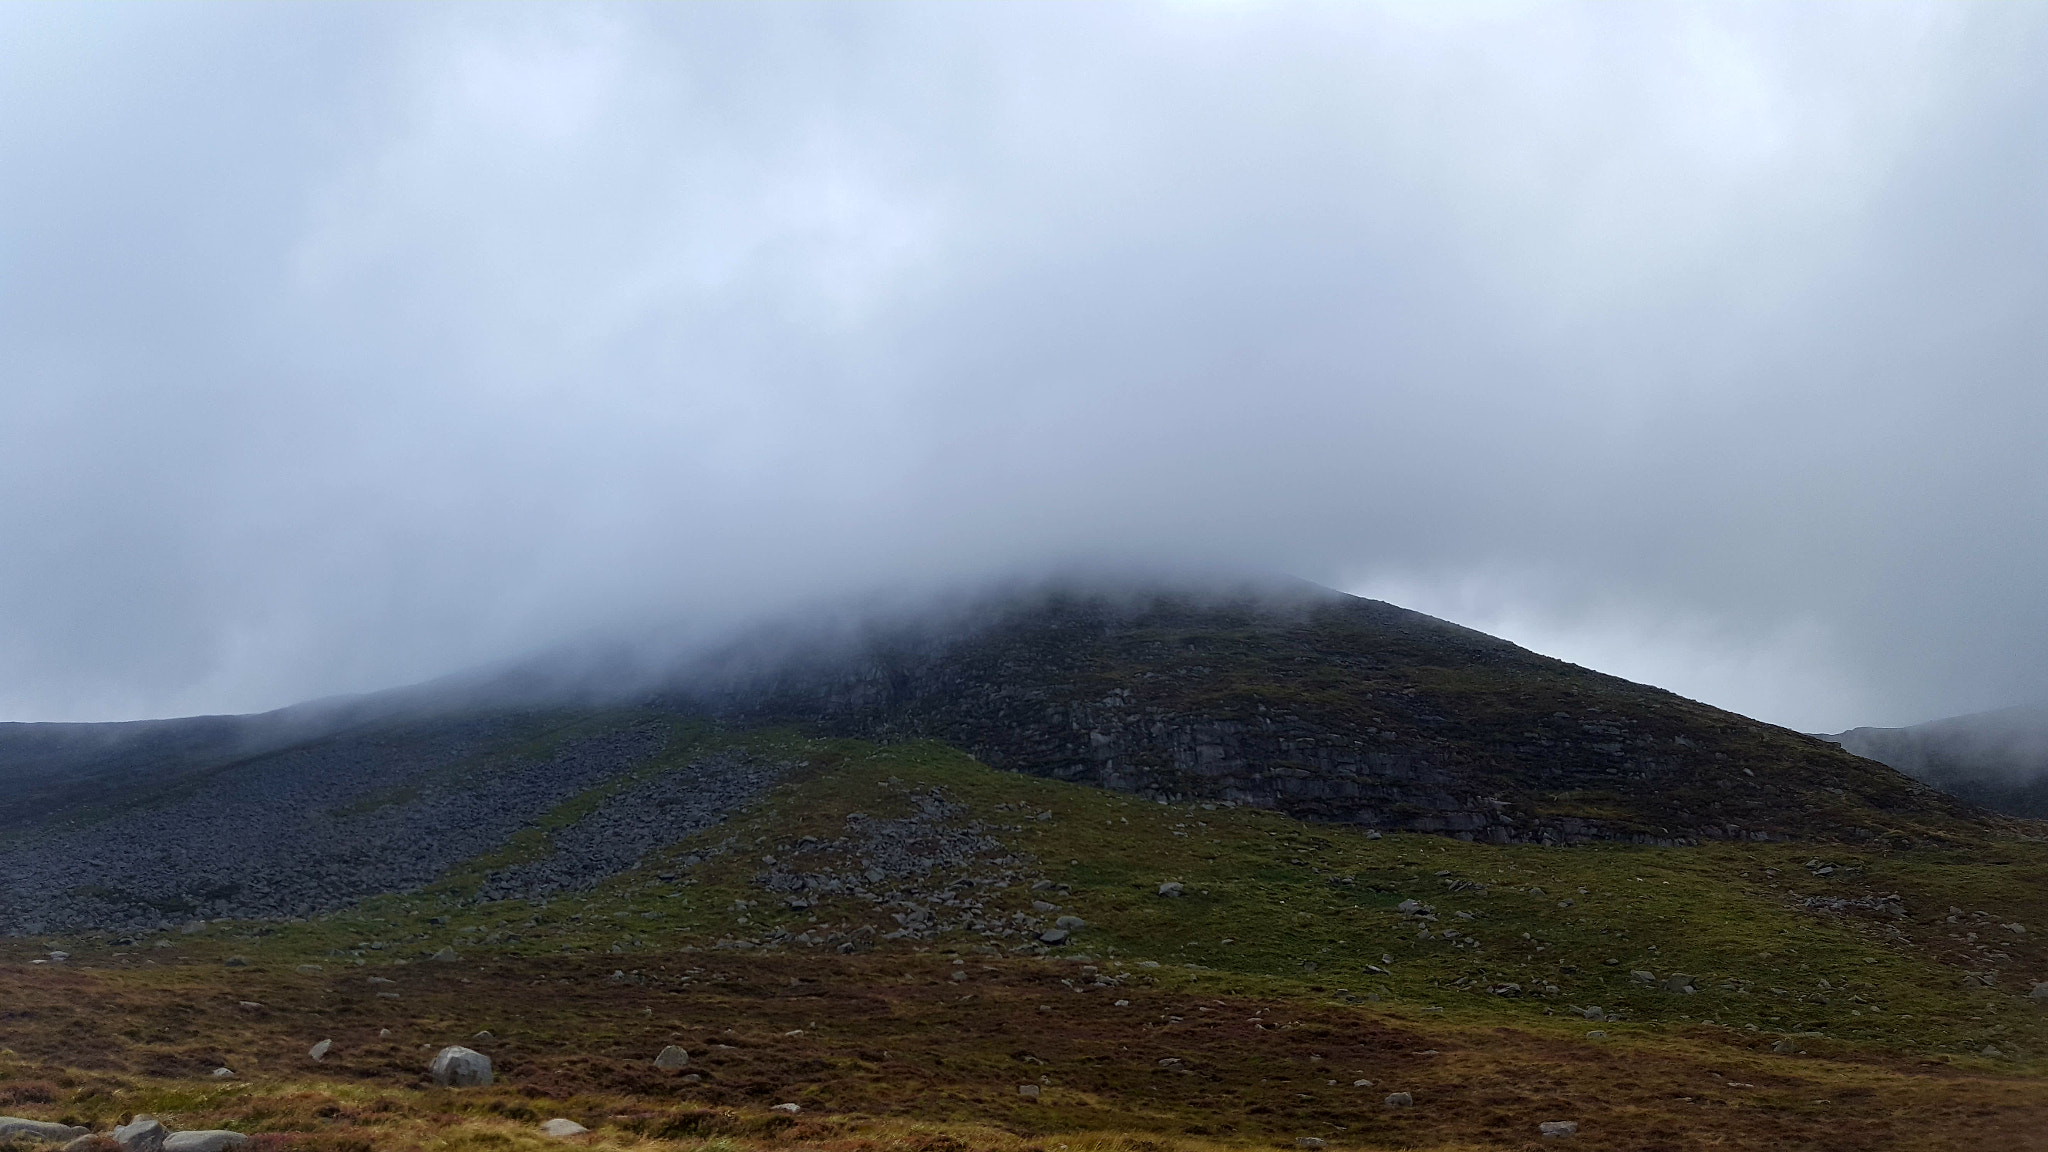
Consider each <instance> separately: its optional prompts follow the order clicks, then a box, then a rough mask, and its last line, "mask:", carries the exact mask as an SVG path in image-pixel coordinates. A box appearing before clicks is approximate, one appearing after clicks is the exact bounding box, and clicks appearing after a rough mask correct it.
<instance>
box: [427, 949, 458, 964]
mask: <svg viewBox="0 0 2048 1152" xmlns="http://www.w3.org/2000/svg"><path fill="white" fill-rule="evenodd" d="M432 958H433V959H435V960H439V961H441V962H442V963H443V964H446V963H449V962H450V961H453V960H459V959H461V957H459V956H457V955H456V954H455V949H453V948H443V949H441V950H440V951H439V952H436V953H434V955H433V957H432Z"/></svg>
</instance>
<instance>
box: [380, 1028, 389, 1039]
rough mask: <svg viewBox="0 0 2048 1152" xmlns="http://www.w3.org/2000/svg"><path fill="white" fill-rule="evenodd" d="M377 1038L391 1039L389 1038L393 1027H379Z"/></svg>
mask: <svg viewBox="0 0 2048 1152" xmlns="http://www.w3.org/2000/svg"><path fill="white" fill-rule="evenodd" d="M377 1039H379V1040H389V1039H391V1029H389V1028H379V1029H377Z"/></svg>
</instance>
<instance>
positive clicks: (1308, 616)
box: [667, 590, 1974, 844]
mask: <svg viewBox="0 0 2048 1152" xmlns="http://www.w3.org/2000/svg"><path fill="white" fill-rule="evenodd" d="M977 620H978V622H977V623H975V624H974V625H972V626H967V627H960V628H954V629H936V628H915V627H908V626H906V627H903V628H897V629H879V630H876V631H874V632H872V633H870V634H869V635H867V636H866V637H865V638H864V639H863V640H862V641H861V642H860V643H858V644H856V645H853V646H852V647H850V648H847V649H845V650H842V651H840V652H839V653H838V654H837V655H836V656H834V657H831V658H817V657H813V656H806V657H790V658H787V659H782V660H779V661H759V660H747V659H744V658H734V657H733V656H732V654H727V657H726V658H725V660H724V662H723V664H722V665H721V667H722V668H723V669H725V670H723V671H720V672H717V673H715V674H711V673H701V672H700V673H698V674H695V675H693V676H692V677H689V678H686V679H684V680H683V681H681V682H680V684H681V686H679V687H677V688H676V689H675V690H674V691H672V692H671V693H670V694H669V695H668V697H667V700H668V702H669V703H671V704H672V705H675V706H680V707H686V708H697V709H703V710H707V711H710V712H712V713H714V714H717V715H719V716H722V717H725V718H727V719H729V720H736V721H743V722H750V723H759V722H775V721H794V722H801V723H807V724H813V725H817V726H819V727H821V728H823V729H825V730H827V731H831V732H837V733H841V734H845V735H855V736H862V737H869V738H878V739H885V740H887V739H913V738H929V739H935V740H942V741H945V742H947V743H950V744H954V745H957V746H959V747H962V748H965V749H967V750H969V751H971V752H973V753H974V754H975V755H976V756H978V757H980V758H982V759H983V760H985V761H987V762H988V763H990V764H992V765H994V766H996V767H999V768H1004V769H1009V770H1014V771H1021V772H1029V773H1034V774H1038V775H1044V776H1052V777H1057V778H1059V779H1063V780H1071V781H1081V782H1086V783H1091V784H1096V785H1100V786H1102V787H1106V788H1112V789H1117V790H1119V791H1124V792H1131V793H1137V794H1140V795H1146V796H1152V797H1156V798H1159V799H1180V798H1198V799H1208V800H1214V801H1227V802H1234V803H1241V804H1253V805H1259V806H1264V807H1271V808H1276V809H1280V810H1283V811H1285V812H1287V813H1289V814H1291V815H1295V816H1299V817H1304V818H1308V819H1315V820H1322V821H1334V822H1343V823H1351V824H1360V825H1365V826H1368V827H1373V828H1384V829H1401V830H1408V831H1420V832H1437V833H1448V834H1451V835H1454V836H1457V837H1459V838H1461V839H1469V840H1484V841H1490V842H1495V843H1525V842H1557V843H1570V842H1582V841H1590V840H1623V841H1633V842H1640V843H1657V844H1674V843H1682V842H1689V841H1694V840H1699V839H1758V840H1764V839H1785V838H1800V837H1808V838H1811V837H1828V838H1835V837H1838V838H1845V839H1857V840H1866V839H1873V838H1877V837H1880V836H1890V837H1894V838H1898V839H1902V840H1912V839H1922V838H1928V837H1933V838H1937V839H1938V838H1940V837H1941V836H1942V834H1943V833H1942V830H1941V826H1942V825H1943V824H1944V822H1948V821H1954V820H1958V819H1961V820H1969V819H1973V818H1974V817H1972V816H1971V814H1970V813H1969V811H1968V810H1967V809H1966V808H1965V807H1964V806H1962V805H1958V804H1956V803H1955V802H1954V801H1952V800H1951V799H1949V798H1947V797H1945V796H1942V795H1941V794H1939V793H1937V792H1935V791H1933V790H1932V789H1929V788H1926V787H1924V786H1922V785H1919V784H1917V783H1915V782H1913V781H1911V780H1909V779H1907V778H1905V777H1904V776H1901V775H1900V774H1899V773H1897V772H1894V771H1892V770H1891V769H1888V768H1886V767H1884V766H1882V765H1879V764H1876V763H1873V762H1871V761H1867V760H1862V759H1859V758H1857V757H1854V756H1850V755H1848V754H1846V753H1844V752H1842V751H1841V750H1840V749H1838V748H1836V747H1834V746H1833V745H1831V744H1828V743H1826V742H1824V741H1821V740H1818V739H1815V738H1813V737H1809V736H1803V735H1800V734H1798V733H1794V732H1790V731H1788V730H1785V729H1781V728H1776V727H1773V726H1770V725H1765V724H1761V723H1758V722H1756V721H1752V720H1749V719H1746V718H1744V717H1740V716H1736V715H1733V714H1731V713H1727V712H1722V711H1719V710H1717V709H1713V708H1709V707H1706V706H1704V705H1701V704H1698V703H1695V702H1693V701H1689V700H1685V699H1682V698H1680V697H1677V696H1674V695H1672V694H1670V693H1667V692H1663V691H1660V690H1657V689H1653V688H1647V687H1644V686H1642V685H1638V684H1633V683H1630V682H1628V681H1624V680H1620V679H1617V678H1614V677H1611V676H1603V675H1600V674H1598V673H1594V672H1590V671H1587V670H1586V669H1583V668H1579V667H1577V666H1575V665H1570V664H1565V663H1563V662H1560V661H1556V660H1551V659H1548V658H1546V657H1542V656H1538V655H1536V654H1534V653H1531V652H1528V651H1526V650H1524V649H1521V648H1518V647H1516V646H1514V645H1512V644H1509V643H1507V642H1505V641H1502V640H1498V639H1496V638H1493V637H1490V636H1486V635H1483V634H1481V633H1477V632H1473V631H1471V630H1469V629H1464V628H1460V627H1457V626H1455V625H1452V624H1448V623H1446V622H1444V621H1440V620H1436V619H1433V618H1431V617H1427V616H1423V615H1421V614H1419V613H1414V612H1408V611H1405V610H1403V609H1400V608H1396V607H1394V606H1392V605H1388V604H1383V603H1379V602H1377V601H1370V600H1363V599H1359V598H1356V597H1350V596H1342V595H1339V594H1337V593H1331V592H1324V591H1322V590H1316V591H1315V592H1313V593H1309V592H1304V591H1296V592H1294V593H1292V594H1289V595H1285V596H1279V597H1274V596H1270V595H1261V596H1239V597H1221V598H1196V597H1191V596H1186V595H1178V594H1173V593H1161V594H1156V595H1145V596H1124V597H1111V596H1103V595H1092V596H1091V595H1058V594H1054V595H1049V596H1045V597H1041V598H1037V599H1034V600H1030V601H1026V602H1022V603H1011V604H1007V605H1002V606H994V607H989V608H986V609H985V610H984V611H982V612H981V613H979V614H978V615H977ZM733 667H747V668H748V669H749V670H748V671H745V672H738V673H736V672H732V671H730V669H731V668H733Z"/></svg>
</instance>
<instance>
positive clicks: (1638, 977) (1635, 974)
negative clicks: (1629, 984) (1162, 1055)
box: [1628, 968, 1657, 984]
mask: <svg viewBox="0 0 2048 1152" xmlns="http://www.w3.org/2000/svg"><path fill="white" fill-rule="evenodd" d="M1628 978H1629V979H1631V980H1633V981H1635V982H1636V983H1638V984H1655V983H1656V982H1657V974H1656V973H1655V972H1645V971H1643V970H1642V969H1641V968H1637V969H1634V970H1632V971H1630V972H1629V974H1628Z"/></svg>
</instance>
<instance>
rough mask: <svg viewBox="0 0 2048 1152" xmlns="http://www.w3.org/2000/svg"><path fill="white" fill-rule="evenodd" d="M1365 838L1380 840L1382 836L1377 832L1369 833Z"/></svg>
mask: <svg viewBox="0 0 2048 1152" xmlns="http://www.w3.org/2000/svg"><path fill="white" fill-rule="evenodd" d="M1365 838H1366V839H1367V840H1377V839H1379V838H1380V834H1379V833H1378V832H1377V831H1374V832H1367V833H1366V834H1365Z"/></svg>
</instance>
